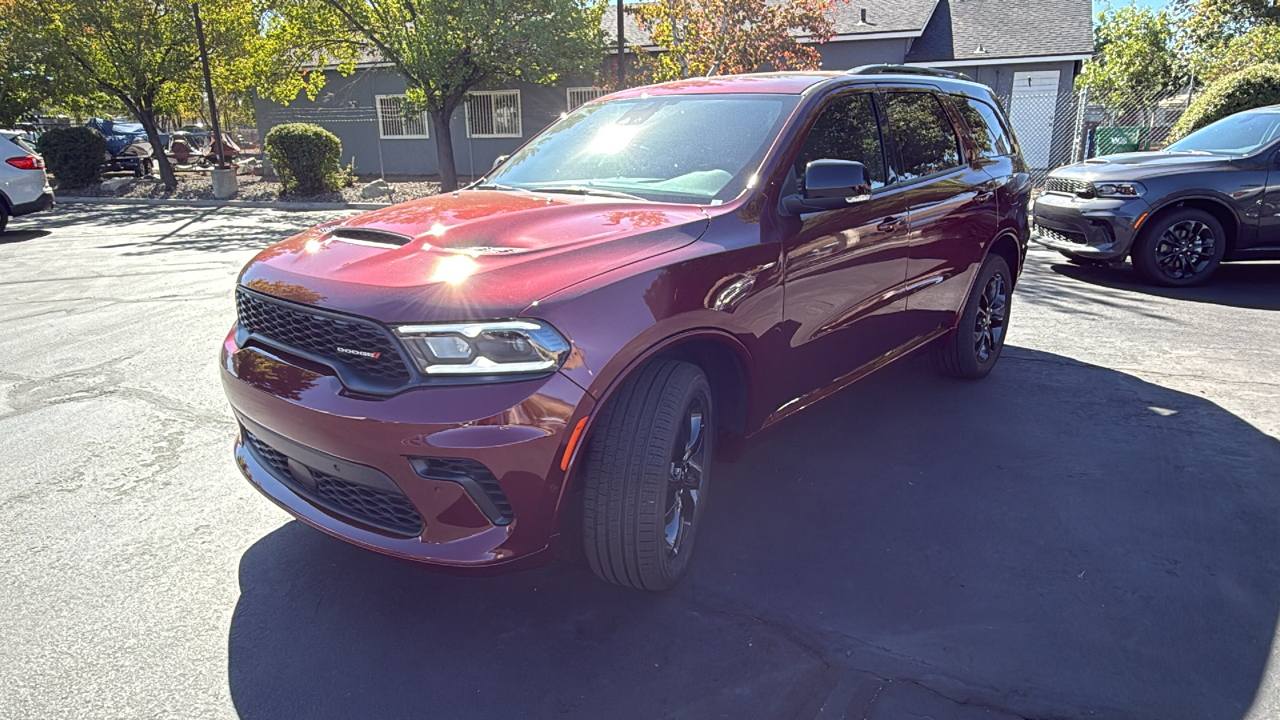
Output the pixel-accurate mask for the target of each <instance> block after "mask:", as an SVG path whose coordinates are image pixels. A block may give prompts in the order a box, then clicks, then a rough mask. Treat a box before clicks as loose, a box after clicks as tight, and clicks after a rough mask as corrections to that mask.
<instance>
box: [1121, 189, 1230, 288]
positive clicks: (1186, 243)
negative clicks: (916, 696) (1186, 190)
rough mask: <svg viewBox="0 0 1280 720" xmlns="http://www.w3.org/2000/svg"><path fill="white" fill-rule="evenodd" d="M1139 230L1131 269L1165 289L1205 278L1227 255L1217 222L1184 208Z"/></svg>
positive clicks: (1193, 283)
mask: <svg viewBox="0 0 1280 720" xmlns="http://www.w3.org/2000/svg"><path fill="white" fill-rule="evenodd" d="M1157 220H1158V222H1155V223H1152V224H1149V225H1147V227H1145V228H1143V231H1142V235H1141V237H1139V238H1138V242H1137V243H1135V244H1134V246H1133V252H1132V258H1133V267H1134V269H1136V270H1137V271H1138V274H1139V275H1141V276H1142V278H1143V279H1144V280H1146V281H1147V282H1150V283H1154V284H1156V285H1164V286H1165V287H1190V286H1192V285H1199V284H1200V283H1202V282H1204V281H1206V280H1208V279H1209V277H1210V276H1211V275H1213V273H1214V271H1215V270H1217V269H1218V266H1219V265H1220V264H1222V257H1223V255H1225V254H1226V252H1227V234H1226V232H1225V231H1223V229H1222V223H1220V222H1218V219H1217V218H1215V217H1214V216H1212V215H1210V214H1209V213H1207V212H1205V211H1203V210H1196V209H1194V208H1184V209H1182V210H1177V211H1175V212H1172V213H1170V214H1168V215H1164V216H1162V217H1159V218H1157Z"/></svg>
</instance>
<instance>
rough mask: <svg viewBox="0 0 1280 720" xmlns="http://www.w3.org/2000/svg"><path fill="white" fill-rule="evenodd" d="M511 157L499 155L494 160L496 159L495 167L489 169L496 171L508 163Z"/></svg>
mask: <svg viewBox="0 0 1280 720" xmlns="http://www.w3.org/2000/svg"><path fill="white" fill-rule="evenodd" d="M509 157H511V156H510V155H499V156H498V157H496V158H494V159H493V165H491V166H489V169H490V170H492V169H494V168H496V167H498V166H499V165H501V164H502V163H504V162H506V161H507V158H509Z"/></svg>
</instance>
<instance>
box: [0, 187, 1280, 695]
mask: <svg viewBox="0 0 1280 720" xmlns="http://www.w3.org/2000/svg"><path fill="white" fill-rule="evenodd" d="M337 214H339V213H308V214H300V213H283V212H277V211H271V210H246V209H226V208H223V209H212V208H173V207H136V206H107V205H63V206H60V207H59V208H58V209H56V210H55V211H54V212H53V213H50V214H46V215H36V216H31V217H29V218H21V219H18V220H16V221H14V222H13V223H12V224H11V226H10V231H9V232H8V233H6V234H4V235H2V236H0V606H2V607H3V608H4V612H3V613H0V639H2V641H0V717H3V718H14V719H16V718H62V717H66V718H73V717H74V718H184V719H188V718H236V717H239V718H246V719H247V718H295V717H296V718H334V719H344V720H345V719H351V718H375V719H381V718H402V717H414V718H424V717H429V718H451V719H454V718H496V717H521V718H524V717H528V718H551V717H555V718H593V719H595V718H611V719H613V718H639V719H656V718H712V717H726V718H780V719H787V720H793V719H794V720H809V719H811V718H818V717H821V718H823V719H824V720H825V719H827V718H864V717H865V718H877V719H879V718H903V717H928V718H938V719H946V718H960V719H961V720H966V719H968V718H1000V719H1003V718H1011V717H1022V718H1037V719H1040V718H1125V719H1127V720H1136V719H1144V718H1150V719H1152V720H1174V719H1177V718H1187V719H1194V720H1228V719H1230V720H1237V719H1239V718H1246V717H1248V718H1270V717H1280V665H1278V664H1277V663H1280V654H1278V652H1277V650H1276V647H1277V639H1276V624H1277V618H1278V617H1280V521H1278V519H1280V264H1266V265H1253V266H1227V267H1225V268H1223V270H1222V271H1221V273H1220V277H1219V278H1218V279H1217V281H1216V282H1215V283H1214V284H1213V285H1211V286H1209V287H1205V288H1201V289H1194V290H1184V291H1163V290H1161V291H1157V290H1153V289H1150V288H1145V287H1142V286H1140V285H1138V284H1137V283H1136V280H1135V278H1134V276H1133V274H1132V272H1131V271H1130V270H1127V269H1122V270H1104V269H1085V268H1078V267H1074V266H1071V265H1067V264H1065V263H1063V262H1060V261H1059V259H1058V256H1057V255H1055V254H1051V253H1047V252H1044V251H1034V252H1033V254H1032V256H1031V258H1030V259H1029V260H1028V264H1027V267H1028V271H1027V274H1026V276H1025V278H1024V281H1023V283H1022V284H1021V286H1020V287H1019V289H1018V292H1017V294H1016V295H1015V299H1014V306H1013V316H1012V323H1013V328H1012V331H1011V333H1010V336H1009V343H1010V345H1009V347H1008V348H1007V349H1006V354H1005V356H1004V357H1003V359H1002V360H1001V365H1000V367H998V368H997V369H996V371H995V373H994V374H993V375H992V376H991V377H990V378H989V379H988V380H986V381H985V382H981V383H964V382H957V381H949V380H944V379H942V378H939V377H936V376H935V375H933V374H932V373H931V372H930V371H929V370H928V368H927V366H926V365H925V364H924V363H923V362H922V361H920V360H918V359H912V360H909V361H907V362H904V363H900V364H899V365H897V366H895V367H892V368H890V369H888V370H885V371H883V372H881V373H879V374H878V375H876V376H873V377H871V378H869V379H868V380H866V381H864V382H862V383H861V384H859V385H857V386H855V387H853V388H851V389H849V390H847V391H845V392H843V393H841V394H839V395H837V396H835V397H833V398H832V399H830V400H828V401H825V402H824V403H821V404H819V405H818V406H816V407H814V408H812V409H810V410H808V411H806V412H805V413H802V414H801V415H800V416H798V417H796V418H795V419H793V420H791V421H790V422H789V423H786V424H784V425H783V426H781V427H779V428H778V429H777V430H776V431H773V432H772V433H771V434H769V435H767V436H765V437H763V438H762V439H761V440H760V441H759V442H756V443H753V447H752V449H751V450H750V451H749V453H748V455H747V457H746V458H744V459H743V460H741V461H739V462H737V463H734V464H722V465H720V466H718V468H717V474H716V477H715V482H716V488H715V493H714V500H713V501H712V505H711V506H710V509H709V512H708V516H707V525H706V526H705V527H704V528H703V529H702V531H701V533H702V534H701V536H700V546H699V548H698V557H697V559H696V563H695V568H694V571H693V573H692V574H691V576H690V577H689V578H688V580H687V581H686V582H685V583H684V584H683V585H681V586H680V587H679V588H677V589H676V590H675V591H672V592H670V593H667V594H664V595H647V594H639V593H635V592H631V591H624V590H621V589H616V588H612V587H609V586H606V585H604V584H603V583H601V582H599V581H597V580H596V579H594V578H593V577H592V576H591V575H590V573H589V571H588V570H587V569H586V568H585V567H583V566H576V565H572V564H565V563H557V564H555V565H552V566H549V567H547V568H544V569H539V570H533V571H529V572H525V573H521V574H516V575H509V576H503V577H494V578H481V579H467V578H458V577H452V576H446V575H440V574H436V573H433V572H430V571H427V570H424V569H422V568H420V567H417V566H414V565H411V564H408V563H405V562H401V561H397V560H392V559H389V558H386V557H382V556H379V555H375V554H373V553H369V552H366V551H363V550H360V549H357V548H354V547H351V546H348V545H346V544H344V543H342V542H339V541H336V540H333V539H330V538H328V537H326V536H323V535H321V534H320V533H318V532H316V531H313V530H311V529H309V528H306V527H304V526H302V525H300V524H299V523H297V522H293V521H291V520H290V519H289V518H288V517H287V516H286V515H285V514H284V513H283V512H282V511H280V510H278V509H277V508H276V507H275V506H274V505H272V504H271V503H270V502H268V501H267V500H265V499H264V498H262V497H261V496H259V495H258V494H257V493H256V492H255V491H254V490H252V489H251V488H250V486H249V485H248V484H247V483H246V482H245V481H244V480H243V479H242V478H241V477H240V475H239V472H238V471H237V469H236V467H235V465H234V463H233V462H232V459H231V454H230V451H231V443H232V439H233V434H234V432H235V430H234V425H233V423H232V421H231V417H230V414H229V412H228V410H227V409H226V406H225V402H224V400H223V397H222V391H221V388H220V386H219V384H218V377H217V367H216V352H217V348H218V345H219V343H220V342H221V340H222V337H223V336H224V334H225V332H226V330H227V328H228V327H229V326H230V323H231V322H232V320H233V315H234V309H233V304H232V288H233V285H234V281H235V276H236V273H237V271H238V270H239V268H240V267H241V265H242V264H243V263H244V262H245V261H246V260H248V259H249V258H250V257H251V256H252V255H253V253H254V252H255V251H256V249H259V248H261V247H264V246H266V245H267V244H270V243H271V242H273V241H275V240H277V239H280V238H283V237H285V236H287V235H289V234H291V233H292V232H294V231H296V230H297V229H301V228H302V227H305V226H307V225H309V224H313V223H316V222H319V221H321V220H323V219H327V218H329V217H333V216H335V215H337Z"/></svg>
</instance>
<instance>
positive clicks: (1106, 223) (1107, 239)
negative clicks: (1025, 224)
mask: <svg viewBox="0 0 1280 720" xmlns="http://www.w3.org/2000/svg"><path fill="white" fill-rule="evenodd" d="M1149 209H1150V206H1149V205H1148V204H1147V202H1146V201H1145V200H1143V199H1142V198H1129V199H1120V198H1091V199H1085V198H1080V197H1077V196H1075V195H1064V194H1061V193H1048V192H1046V193H1042V194H1041V195H1040V197H1038V198H1036V202H1035V207H1034V209H1033V211H1032V217H1033V220H1034V224H1033V225H1032V227H1031V241H1032V242H1034V243H1036V244H1037V245H1042V246H1044V247H1047V248H1052V249H1054V250H1058V251H1060V252H1065V253H1067V254H1069V255H1078V256H1080V257H1086V258H1092V259H1095V260H1122V259H1124V258H1125V256H1127V255H1128V254H1129V249H1130V248H1131V247H1132V246H1133V240H1134V237H1135V236H1136V235H1137V232H1138V231H1137V229H1136V228H1135V225H1137V223H1138V220H1139V219H1140V218H1142V216H1143V215H1144V214H1145V213H1146V212H1147V211H1148V210H1149Z"/></svg>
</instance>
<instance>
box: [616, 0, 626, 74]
mask: <svg viewBox="0 0 1280 720" xmlns="http://www.w3.org/2000/svg"><path fill="white" fill-rule="evenodd" d="M626 62H627V37H626V30H625V29H624V28H623V24H622V0H618V88H619V89H621V88H624V87H626V85H627V64H626Z"/></svg>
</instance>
